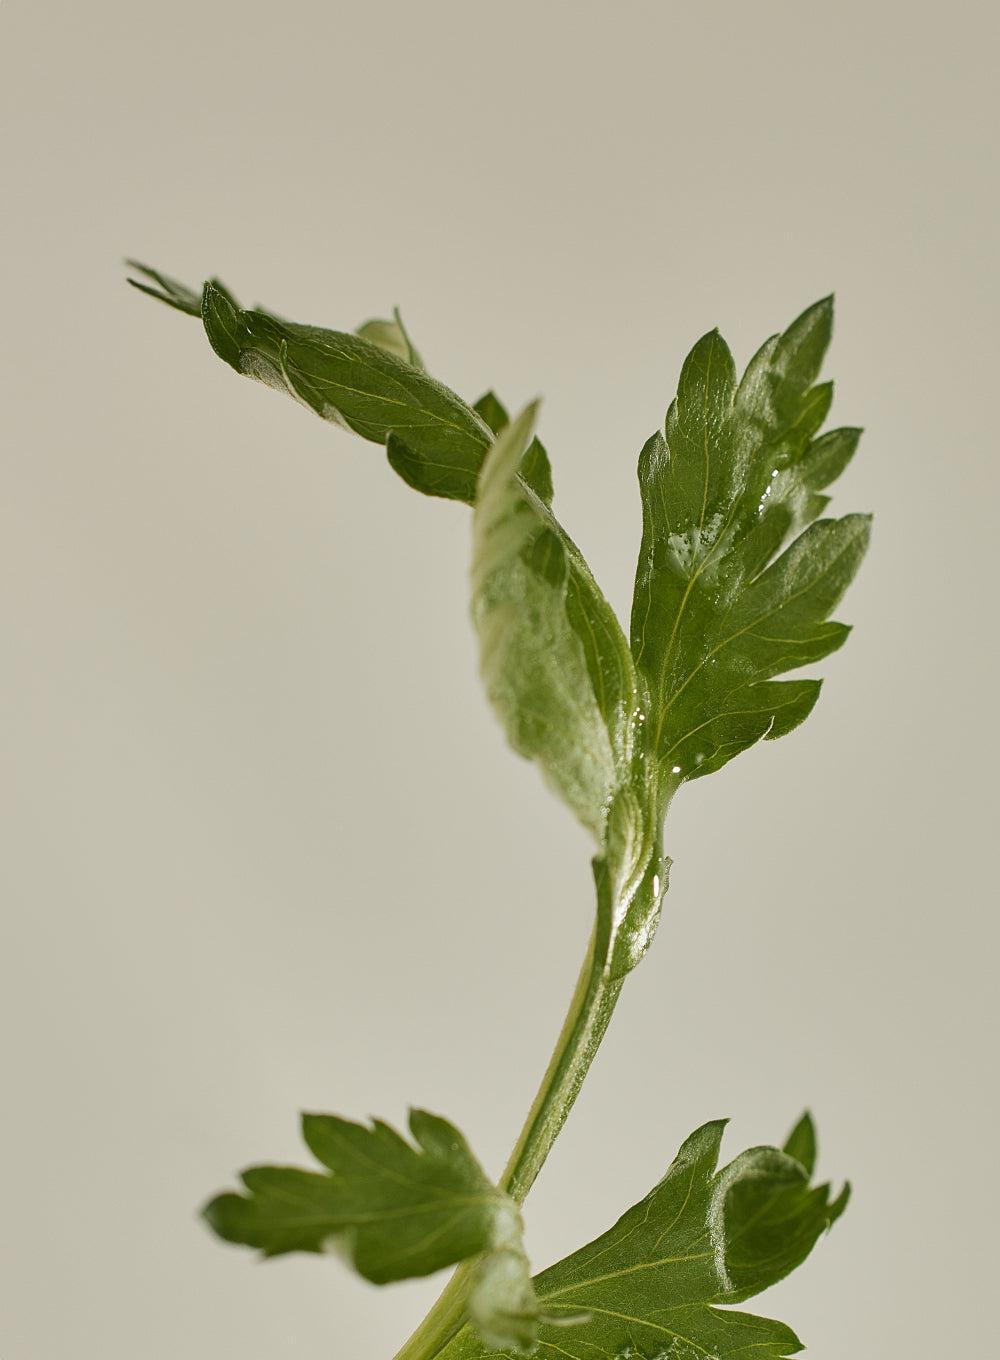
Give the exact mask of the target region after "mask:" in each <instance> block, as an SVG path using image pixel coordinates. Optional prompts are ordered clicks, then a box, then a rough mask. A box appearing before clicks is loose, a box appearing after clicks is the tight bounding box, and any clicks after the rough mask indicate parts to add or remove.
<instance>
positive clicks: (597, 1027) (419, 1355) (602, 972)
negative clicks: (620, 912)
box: [395, 930, 623, 1360]
mask: <svg viewBox="0 0 1000 1360" xmlns="http://www.w3.org/2000/svg"><path fill="white" fill-rule="evenodd" d="M600 943H603V941H600ZM622 983H623V979H622V978H620V977H619V978H612V977H611V973H610V968H609V966H608V961H607V957H606V951H605V950H602V949H600V948H599V932H598V931H597V930H595V932H594V934H593V935H592V936H591V940H590V945H589V947H588V949H587V956H586V958H585V959H584V961H583V967H582V968H581V970H580V976H579V979H578V980H577V984H576V990H575V991H574V992H573V999H572V1001H571V1002H570V1007H569V1011H568V1013H567V1015H566V1020H565V1023H564V1024H563V1027H562V1032H561V1034H560V1035H559V1039H558V1042H557V1043H556V1047H555V1051H554V1052H553V1054H552V1058H551V1061H550V1062H549V1065H548V1068H547V1069H546V1072H545V1076H544V1077H543V1078H542V1082H541V1085H540V1086H539V1088H538V1094H537V1095H536V1096H535V1100H534V1104H533V1105H532V1107H531V1109H530V1110H529V1112H528V1117H527V1119H526V1120H525V1122H524V1127H523V1129H522V1130H521V1134H520V1136H519V1138H518V1140H517V1143H516V1144H515V1146H514V1151H513V1152H512V1153H511V1155H510V1160H509V1161H508V1163H507V1166H506V1167H505V1169H504V1173H503V1176H502V1177H501V1179H500V1188H501V1189H502V1190H506V1192H507V1193H508V1194H509V1195H510V1196H511V1198H512V1199H513V1200H515V1201H516V1203H518V1204H521V1203H522V1202H523V1201H524V1197H525V1195H527V1193H528V1191H529V1190H530V1189H531V1187H532V1185H533V1184H534V1181H535V1177H536V1176H537V1175H538V1173H539V1171H541V1169H542V1164H543V1163H544V1161H545V1159H546V1157H547V1156H548V1155H549V1152H550V1151H551V1149H552V1144H553V1143H554V1142H555V1140H556V1138H557V1137H558V1136H559V1131H560V1129H561V1128H562V1126H563V1124H565V1122H566V1117H567V1115H568V1114H569V1112H570V1110H571V1109H572V1108H573V1102H574V1101H575V1100H576V1097H577V1095H578V1094H579V1091H580V1087H581V1085H582V1084H583V1079H584V1077H585V1076H586V1075H587V1072H588V1071H589V1069H590V1064H591V1063H592V1062H593V1060H594V1055H595V1054H596V1052H597V1050H598V1048H599V1046H600V1043H601V1040H602V1039H603V1038H604V1035H605V1032H606V1031H607V1028H608V1024H609V1023H610V1020H611V1016H612V1013H613V1012H614V1009H615V1005H616V1003H617V1001H618V997H619V996H620V995H621V989H622ZM474 1269H475V1262H474V1261H466V1262H464V1263H463V1264H462V1265H460V1266H459V1267H458V1269H457V1270H456V1271H455V1273H454V1275H453V1276H452V1277H451V1279H450V1280H449V1281H448V1284H447V1285H446V1286H445V1289H444V1292H443V1293H442V1294H441V1296H440V1298H439V1299H438V1301H437V1303H435V1305H434V1307H433V1308H432V1309H431V1311H430V1312H429V1313H428V1314H427V1316H426V1317H425V1318H424V1320H423V1322H422V1323H421V1324H420V1326H419V1327H418V1328H417V1330H416V1331H415V1332H414V1333H413V1335H412V1336H411V1337H410V1339H409V1341H407V1342H406V1344H405V1345H404V1346H403V1348H402V1349H401V1350H400V1351H398V1352H397V1354H396V1357H395V1360H432V1357H433V1356H435V1355H437V1354H438V1353H439V1352H440V1351H441V1350H442V1349H443V1348H444V1347H445V1346H446V1345H447V1344H448V1342H449V1341H450V1340H451V1339H452V1337H453V1336H455V1334H456V1333H457V1332H458V1331H460V1330H461V1327H462V1324H463V1322H464V1321H465V1300H466V1295H467V1293H468V1288H469V1281H470V1277H471V1275H472V1272H473V1270H474Z"/></svg>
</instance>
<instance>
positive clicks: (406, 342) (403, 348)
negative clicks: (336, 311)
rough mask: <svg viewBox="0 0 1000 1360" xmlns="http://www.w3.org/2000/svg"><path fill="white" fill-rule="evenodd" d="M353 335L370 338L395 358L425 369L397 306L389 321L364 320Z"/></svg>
mask: <svg viewBox="0 0 1000 1360" xmlns="http://www.w3.org/2000/svg"><path fill="white" fill-rule="evenodd" d="M355 335H360V336H361V338H362V339H363V340H370V341H371V342H372V344H373V345H378V346H379V348H380V349H384V350H386V351H387V352H388V353H389V354H394V355H395V356H396V358H397V359H402V360H403V361H404V362H405V363H408V364H410V365H412V367H413V368H422V369H425V370H426V368H427V365H426V364H425V363H424V361H423V359H421V357H420V355H419V354H418V353H417V350H416V347H415V345H414V344H413V341H412V340H411V339H410V337H409V335H408V334H407V330H406V327H405V326H404V325H403V318H402V317H401V316H400V314H399V308H398V307H395V308H394V309H393V313H392V320H391V321H387V320H379V319H377V318H376V319H375V320H373V321H366V322H365V323H364V325H363V326H359V327H358V328H357V330H356V331H355Z"/></svg>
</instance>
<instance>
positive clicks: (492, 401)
mask: <svg viewBox="0 0 1000 1360" xmlns="http://www.w3.org/2000/svg"><path fill="white" fill-rule="evenodd" d="M472 409H473V410H474V411H475V412H476V414H477V415H479V416H482V418H483V420H485V422H486V424H487V425H488V426H489V427H490V429H491V430H492V431H493V433H494V434H495V435H497V434H500V433H501V431H503V430H505V429H506V428H507V426H508V425H509V424H510V416H509V415H508V414H507V409H506V407H505V406H504V405H503V403H502V402H501V401H500V399H499V397H498V396H497V395H496V393H495V392H486V393H485V394H484V395H483V396H481V397H480V398H479V400H478V401H477V402H476V404H475V405H474V406H473V408H472ZM518 471H519V472H520V474H521V476H522V477H523V478H524V480H525V482H527V484H528V486H530V487H531V489H532V491H533V492H534V493H535V495H536V496H538V498H539V499H540V500H542V501H544V502H545V504H546V505H551V504H552V465H551V464H550V463H549V455H548V454H547V453H546V451H545V447H544V445H543V444H542V442H541V440H540V439H539V438H538V436H537V435H535V436H534V437H533V438H532V440H531V443H530V444H529V445H528V447H527V449H525V452H524V457H523V458H522V459H521V466H520V468H519V469H518Z"/></svg>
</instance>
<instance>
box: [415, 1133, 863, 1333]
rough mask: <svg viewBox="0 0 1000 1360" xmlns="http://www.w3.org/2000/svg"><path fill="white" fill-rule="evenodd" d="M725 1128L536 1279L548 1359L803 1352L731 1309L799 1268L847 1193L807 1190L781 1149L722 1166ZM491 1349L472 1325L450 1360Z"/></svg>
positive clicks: (692, 1147) (769, 1326)
mask: <svg viewBox="0 0 1000 1360" xmlns="http://www.w3.org/2000/svg"><path fill="white" fill-rule="evenodd" d="M723 1128H724V1122H723V1121H717V1122H714V1123H711V1124H706V1125H705V1126H704V1127H703V1128H701V1129H698V1130H697V1132H695V1133H693V1134H692V1135H691V1137H690V1138H688V1139H687V1141H686V1142H685V1143H684V1144H683V1146H682V1147H681V1149H680V1152H679V1153H678V1155H677V1158H676V1159H675V1161H674V1163H673V1165H672V1166H671V1167H670V1169H669V1170H668V1172H667V1174H666V1176H665V1177H664V1178H663V1180H662V1181H661V1182H660V1183H659V1185H657V1186H656V1188H655V1189H654V1190H652V1191H651V1192H650V1194H649V1195H647V1196H646V1198H645V1199H644V1200H642V1201H641V1202H640V1203H639V1204H637V1205H635V1207H634V1208H632V1209H630V1210H629V1211H628V1213H626V1214H625V1215H624V1216H623V1217H622V1218H620V1219H619V1220H618V1222H617V1223H616V1224H615V1225H614V1227H613V1228H611V1229H610V1230H609V1231H608V1232H606V1233H604V1234H603V1236H601V1237H599V1238H597V1239H596V1241H594V1242H591V1243H590V1245H589V1246H586V1247H584V1248H582V1250H580V1251H578V1252H575V1253H574V1254H573V1255H572V1256H569V1257H567V1258H566V1259H565V1260H563V1261H560V1262H559V1264H558V1265H555V1266H552V1267H551V1268H550V1269H548V1270H545V1271H543V1272H542V1273H541V1274H540V1275H538V1276H537V1277H536V1280H535V1289H536V1293H537V1296H538V1300H539V1306H540V1308H541V1311H542V1314H543V1320H542V1324H541V1327H540V1330H539V1348H538V1354H539V1355H540V1356H551V1357H555V1358H562V1357H567V1356H568V1357H570V1360H593V1357H596V1356H604V1357H611V1358H612V1360H616V1358H619V1357H635V1360H639V1357H649V1358H650V1360H651V1358H652V1357H656V1358H657V1360H659V1358H660V1357H670V1360H675V1357H676V1360H737V1357H739V1360H747V1357H748V1356H750V1355H753V1356H760V1357H769V1358H771V1360H776V1358H777V1357H786V1356H790V1355H794V1354H796V1353H797V1352H798V1351H800V1350H801V1349H802V1346H801V1343H800V1342H799V1340H798V1338H797V1337H796V1336H795V1333H794V1332H792V1331H791V1330H790V1329H789V1328H788V1327H786V1326H785V1325H784V1323H781V1322H773V1321H770V1320H768V1319H766V1318H760V1317H755V1316H753V1315H751V1314H748V1313H743V1312H736V1311H734V1310H732V1309H731V1308H729V1307H727V1306H726V1305H730V1304H733V1303H739V1302H742V1301H743V1300H744V1299H746V1298H748V1297H750V1296H751V1295H753V1294H757V1293H759V1292H760V1291H761V1290H763V1289H766V1288H767V1287H768V1286H769V1285H772V1284H775V1283H776V1282H777V1281H778V1280H780V1279H782V1278H783V1277H784V1276H785V1275H787V1274H788V1273H789V1271H790V1270H792V1269H794V1268H795V1267H796V1266H797V1265H799V1264H800V1263H801V1262H802V1261H803V1260H804V1259H805V1258H806V1256H807V1255H808V1254H809V1252H810V1251H811V1250H812V1247H813V1246H814V1244H815V1243H816V1241H817V1239H818V1238H819V1236H820V1235H821V1234H822V1233H823V1232H824V1231H825V1230H826V1229H827V1228H829V1227H830V1225H831V1224H832V1223H833V1222H835V1221H836V1219H837V1218H838V1217H839V1216H840V1214H841V1213H842V1212H843V1209H844V1207H845V1205H846V1202H847V1192H846V1190H845V1191H844V1192H842V1193H841V1194H840V1195H839V1196H838V1197H837V1198H836V1199H834V1200H832V1201H831V1199H830V1190H829V1186H826V1185H822V1186H816V1187H810V1185H809V1176H808V1173H807V1172H806V1170H805V1168H804V1167H803V1165H802V1164H801V1163H800V1162H799V1161H798V1160H797V1159H795V1158H793V1157H791V1156H790V1155H789V1154H788V1153H786V1152H779V1151H778V1149H777V1148H753V1149H751V1150H750V1151H748V1152H744V1153H743V1154H741V1156H739V1157H737V1158H736V1160H735V1161H734V1162H731V1163H730V1164H729V1166H727V1167H725V1168H723V1169H722V1170H721V1171H717V1170H716V1166H717V1163H718V1156H719V1146H720V1142H721V1138H722V1131H723ZM793 1137H794V1135H793ZM581 1315H583V1316H584V1317H585V1320H583V1321H581V1320H580V1318H581ZM560 1323H561V1324H562V1325H560ZM486 1353H487V1352H486V1350H485V1349H484V1347H483V1345H482V1342H481V1341H480V1339H479V1338H478V1337H476V1336H475V1335H474V1334H473V1333H472V1332H471V1331H470V1330H469V1329H466V1330H464V1331H462V1332H460V1333H459V1334H458V1335H457V1336H456V1337H455V1338H454V1340H453V1341H452V1342H451V1343H450V1344H449V1345H447V1346H446V1347H445V1349H444V1350H443V1351H442V1352H441V1360H480V1357H482V1356H483V1355H485V1354H486Z"/></svg>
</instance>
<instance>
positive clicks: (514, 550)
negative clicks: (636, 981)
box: [472, 406, 659, 971]
mask: <svg viewBox="0 0 1000 1360" xmlns="http://www.w3.org/2000/svg"><path fill="white" fill-rule="evenodd" d="M535 413H536V407H535V406H529V407H527V408H526V410H525V411H523V412H522V413H521V414H520V415H519V416H518V417H517V419H516V420H514V421H512V422H511V423H509V424H507V425H505V426H503V428H502V430H501V433H500V434H499V435H498V437H497V439H496V442H495V444H494V446H493V449H492V450H491V452H490V454H489V455H488V457H487V460H486V463H485V464H484V467H483V472H482V476H481V478H480V483H479V493H478V498H477V502H476V508H475V513H474V516H473V565H472V584H473V605H472V614H473V620H474V622H475V625H476V629H477V632H478V635H479V644H480V669H481V672H482V677H483V682H484V684H485V686H486V691H487V694H488V695H489V698H490V700H491V702H492V704H493V706H494V708H495V709H496V712H497V714H498V715H499V717H500V720H501V722H502V723H503V725H504V727H505V729H506V732H507V736H508V739H509V741H510V743H511V745H512V746H513V747H514V749H515V750H516V751H518V752H520V753H521V755H523V756H526V757H527V758H528V759H530V760H534V761H536V762H537V763H538V764H539V765H540V766H541V768H542V770H543V771H544V773H545V775H546V777H547V778H548V780H549V782H550V783H551V784H552V786H553V787H554V788H555V789H556V791H557V792H558V793H559V795H560V797H561V798H562V799H563V801H564V802H566V803H567V804H568V806H569V807H570V808H571V809H572V810H573V812H574V813H575V814H576V816H577V817H578V819H579V820H580V821H581V822H582V823H583V825H584V826H585V827H587V828H588V829H589V830H590V831H591V832H592V834H593V836H594V838H595V840H596V841H597V843H598V845H599V846H600V848H601V851H602V853H601V855H599V856H598V859H597V860H596V861H595V873H596V874H597V877H598V890H599V902H600V903H601V910H602V913H603V914H604V915H605V916H607V917H608V932H607V934H608V944H609V947H610V948H612V949H616V950H617V951H618V952H617V961H616V968H617V967H618V966H621V967H622V969H623V971H624V970H627V967H631V966H634V962H637V961H638V957H639V956H640V955H641V952H642V950H643V949H644V948H645V947H646V945H647V944H648V940H649V937H650V935H651V932H652V926H653V925H654V924H655V915H656V912H657V911H658V909H659V889H658V887H657V890H656V891H654V890H653V888H652V883H653V881H654V880H655V879H657V877H658V872H657V871H658V867H659V859H658V844H659V828H658V816H657V813H656V810H655V809H656V800H655V794H654V790H653V789H652V788H651V786H650V783H649V776H650V771H649V767H648V762H647V760H646V737H645V711H646V706H647V701H646V697H645V691H644V687H643V685H642V682H641V680H640V677H639V676H638V674H637V673H636V670H635V667H634V666H633V664H632V658H631V655H630V653H629V649H628V645H627V643H626V641H625V638H624V635H623V634H622V631H621V628H620V626H619V624H618V621H617V619H616V618H615V616H614V613H613V611H612V609H611V607H610V606H609V605H608V603H607V601H606V600H605V598H604V596H603V595H602V594H601V592H600V590H599V589H598V587H597V585H596V584H595V582H594V579H593V577H592V576H591V574H590V572H589V570H588V569H587V567H586V564H585V563H584V561H583V558H582V557H581V556H580V553H579V551H578V550H577V549H576V547H575V546H574V545H573V543H572V542H571V541H570V539H569V538H568V537H567V535H566V534H565V531H564V530H563V529H562V528H561V526H560V525H559V524H558V522H557V521H556V520H555V519H554V518H553V516H552V514H551V511H550V510H549V508H548V506H547V505H545V503H544V502H543V501H542V500H541V498H540V497H539V496H538V495H537V494H534V493H533V492H532V490H531V488H530V487H528V486H527V485H526V484H525V482H524V480H523V479H522V478H521V477H519V476H518V475H517V472H518V468H519V467H520V466H522V460H523V457H524V453H525V449H526V448H527V447H528V446H529V445H530V441H531V437H532V433H533V428H534V421H535ZM640 889H642V891H640ZM612 918H613V921H612ZM612 937H614V938H612Z"/></svg>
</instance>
